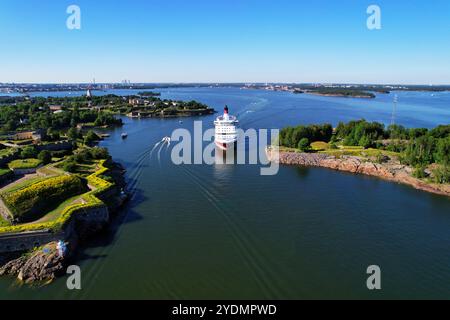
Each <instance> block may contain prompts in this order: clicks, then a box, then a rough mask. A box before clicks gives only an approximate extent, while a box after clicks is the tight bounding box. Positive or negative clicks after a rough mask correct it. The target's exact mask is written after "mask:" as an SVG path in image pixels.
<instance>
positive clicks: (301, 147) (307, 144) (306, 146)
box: [298, 138, 309, 151]
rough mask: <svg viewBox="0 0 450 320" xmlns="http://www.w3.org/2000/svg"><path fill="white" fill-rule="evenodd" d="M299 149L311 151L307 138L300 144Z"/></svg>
mask: <svg viewBox="0 0 450 320" xmlns="http://www.w3.org/2000/svg"><path fill="white" fill-rule="evenodd" d="M298 148H299V149H300V150H301V151H307V150H308V149H309V140H308V139H307V138H303V139H301V140H300V141H299V143H298Z"/></svg>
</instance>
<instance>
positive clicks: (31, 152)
mask: <svg viewBox="0 0 450 320" xmlns="http://www.w3.org/2000/svg"><path fill="white" fill-rule="evenodd" d="M36 156H37V151H36V148H35V147H32V146H28V147H25V148H23V149H22V151H21V152H20V157H21V158H22V159H28V158H36Z"/></svg>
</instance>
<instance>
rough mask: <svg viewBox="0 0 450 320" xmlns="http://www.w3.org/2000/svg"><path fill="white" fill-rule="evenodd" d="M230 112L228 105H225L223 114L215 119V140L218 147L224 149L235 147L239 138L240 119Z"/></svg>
mask: <svg viewBox="0 0 450 320" xmlns="http://www.w3.org/2000/svg"><path fill="white" fill-rule="evenodd" d="M228 112H229V110H228V107H227V106H225V109H224V111H223V115H222V116H219V117H217V119H216V121H214V125H215V128H216V132H215V139H214V141H215V143H216V145H217V147H219V148H220V149H222V150H224V151H226V150H229V149H231V148H234V147H235V146H236V142H237V139H238V135H237V126H238V124H239V121H238V120H237V119H236V117H235V116H232V115H230V114H229V113H228Z"/></svg>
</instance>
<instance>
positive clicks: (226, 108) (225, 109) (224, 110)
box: [223, 106, 228, 114]
mask: <svg viewBox="0 0 450 320" xmlns="http://www.w3.org/2000/svg"><path fill="white" fill-rule="evenodd" d="M223 112H224V113H225V114H228V106H225V108H224V109H223Z"/></svg>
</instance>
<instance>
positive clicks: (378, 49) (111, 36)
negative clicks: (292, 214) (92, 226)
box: [0, 0, 450, 85]
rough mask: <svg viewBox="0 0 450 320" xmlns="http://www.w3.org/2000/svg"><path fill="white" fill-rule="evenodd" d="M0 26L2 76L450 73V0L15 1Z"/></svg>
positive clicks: (267, 77)
mask: <svg viewBox="0 0 450 320" xmlns="http://www.w3.org/2000/svg"><path fill="white" fill-rule="evenodd" d="M372 4H375V5H377V6H379V8H380V9H381V29H380V30H369V29H368V28H367V24H366V22H367V19H368V17H369V14H368V13H367V12H366V11H367V8H368V7H369V6H370V5H372ZM70 5H76V6H78V7H79V8H80V10H81V17H80V18H81V20H80V21H81V29H80V30H70V29H68V28H67V25H66V22H67V19H68V17H69V16H70V14H68V13H67V8H68V7H69V6H70ZM0 37H1V38H2V43H3V44H4V46H3V48H2V50H0V61H1V64H0V70H1V72H0V83H89V82H91V81H92V79H93V78H95V79H96V82H97V83H120V82H122V81H123V80H125V79H127V80H130V81H131V82H132V83H266V82H268V83H334V84H346V83H348V84H351V83H354V84H398V85H401V84H408V85H413V84H417V85H430V84H432V85H449V84H450V58H449V55H448V53H449V52H450V41H448V39H450V1H447V0H436V1H433V2H432V3H431V2H426V1H423V0H422V1H418V0H412V1H406V0H402V1H395V2H394V1H387V0H381V1H366V0H361V1H350V0H342V1H339V2H336V1H331V0H323V1H316V2H303V1H297V0H280V1H277V2H273V1H266V0H261V1H254V0H249V1H232V0H231V1H230V0H229V1H206V0H198V1H181V0H153V1H143V0H135V1H106V0H99V1H95V2H94V1H88V0H71V1H66V0H62V1H54V0H43V1H39V6H35V5H34V3H33V2H31V1H20V2H18V1H14V0H3V1H1V3H0Z"/></svg>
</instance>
